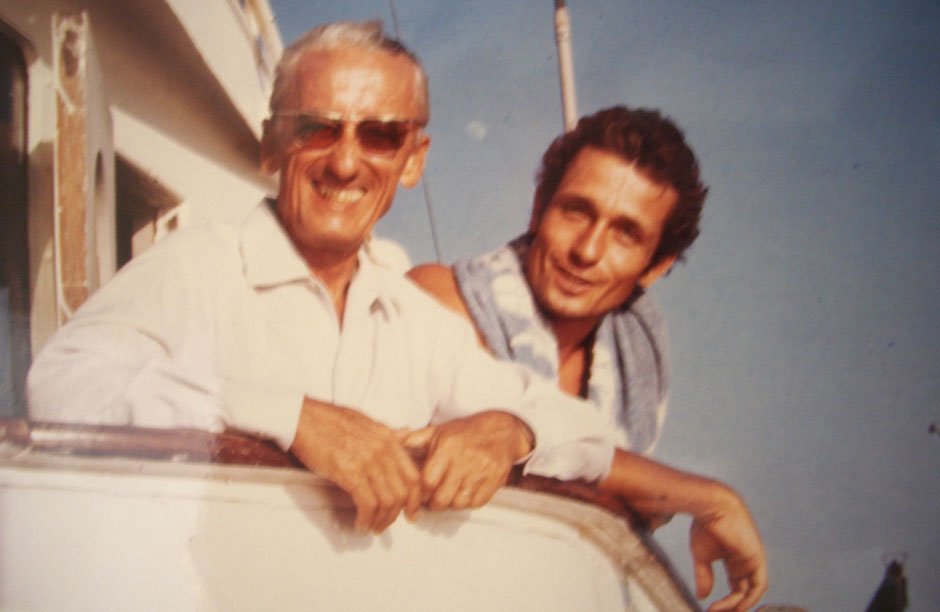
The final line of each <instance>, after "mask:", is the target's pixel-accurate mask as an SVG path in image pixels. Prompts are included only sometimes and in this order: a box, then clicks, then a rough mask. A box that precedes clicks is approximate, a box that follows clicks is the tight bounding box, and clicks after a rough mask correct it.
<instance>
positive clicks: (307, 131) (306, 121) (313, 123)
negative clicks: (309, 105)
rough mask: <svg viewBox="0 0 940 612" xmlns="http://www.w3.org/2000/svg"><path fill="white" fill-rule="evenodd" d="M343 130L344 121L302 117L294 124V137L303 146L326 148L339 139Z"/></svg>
mask: <svg viewBox="0 0 940 612" xmlns="http://www.w3.org/2000/svg"><path fill="white" fill-rule="evenodd" d="M342 131H343V124H342V123H339V122H334V121H327V120H323V119H313V118H309V117H302V118H298V119H297V123H296V124H294V133H293V138H294V143H296V144H298V145H300V146H302V147H312V148H316V149H325V148H326V147H329V146H332V145H333V144H335V143H336V141H337V140H339V137H340V134H341V133H342Z"/></svg>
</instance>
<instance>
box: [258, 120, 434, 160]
mask: <svg viewBox="0 0 940 612" xmlns="http://www.w3.org/2000/svg"><path fill="white" fill-rule="evenodd" d="M298 117H301V118H304V117H305V118H309V119H310V120H311V122H312V123H322V124H323V125H328V126H338V127H339V129H340V131H339V136H338V137H337V138H336V139H335V140H333V141H332V142H330V143H329V144H327V145H325V146H322V147H319V146H314V145H310V144H304V143H303V142H302V139H300V138H299V137H298V136H297V134H296V131H297V129H296V128H297V126H296V125H295V126H294V128H293V129H292V130H290V131H289V132H288V133H287V134H286V136H287V138H288V139H289V140H290V142H291V144H292V145H294V146H297V147H298V148H301V149H315V150H318V151H325V150H327V149H329V148H331V147H333V146H335V145H336V143H337V142H339V140H340V138H342V132H343V130H344V125H345V124H347V123H352V124H354V125H355V134H356V142H357V143H358V144H359V148H361V149H362V150H363V151H365V152H366V153H369V154H371V155H380V156H392V155H395V154H396V153H398V152H399V151H401V149H402V147H403V146H404V143H405V139H404V138H403V139H402V143H401V144H400V145H398V146H397V147H394V148H388V149H386V148H384V147H374V146H369V145H368V144H367V142H365V141H363V138H362V136H361V135H360V133H359V130H360V128H361V126H362V125H363V124H365V123H380V124H403V125H405V126H407V127H408V130H407V131H411V130H414V129H415V128H419V129H420V128H423V127H424V126H425V125H427V121H426V120H421V119H404V118H401V117H396V116H394V115H379V116H378V117H364V118H361V119H354V118H348V117H344V116H343V115H342V114H341V113H332V112H322V111H306V110H282V111H277V112H276V113H273V114H272V118H273V119H274V120H279V119H296V118H298ZM405 137H406V138H407V132H406V133H405Z"/></svg>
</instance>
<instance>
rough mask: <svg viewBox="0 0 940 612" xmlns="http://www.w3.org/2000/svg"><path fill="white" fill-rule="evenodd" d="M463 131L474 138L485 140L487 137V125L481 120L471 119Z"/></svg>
mask: <svg viewBox="0 0 940 612" xmlns="http://www.w3.org/2000/svg"><path fill="white" fill-rule="evenodd" d="M463 131H464V132H466V134H467V136H469V137H470V138H472V139H474V140H483V139H484V138H486V125H485V124H484V123H481V122H480V121H471V122H470V123H468V124H467V127H465V128H464V129H463Z"/></svg>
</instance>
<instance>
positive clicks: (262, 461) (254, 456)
mask: <svg viewBox="0 0 940 612" xmlns="http://www.w3.org/2000/svg"><path fill="white" fill-rule="evenodd" d="M0 442H5V443H7V444H12V445H14V446H19V447H23V448H24V449H29V450H31V451H39V452H43V453H50V454H58V455H83V456H96V457H130V458H138V459H151V460H173V461H184V462H193V463H207V462H212V463H221V464H229V465H252V466H267V467H300V468H302V467H303V465H302V464H301V463H300V462H299V461H298V460H297V458H296V457H294V456H293V455H292V454H291V453H289V452H285V451H284V450H282V449H281V448H280V447H279V446H277V444H275V443H274V442H272V441H270V440H264V439H261V438H258V437H256V436H252V435H248V434H245V433H243V432H239V431H234V430H229V431H225V432H223V433H212V432H207V431H203V430H197V429H156V428H146V427H130V426H123V425H85V424H76V423H46V422H35V421H28V420H25V419H0ZM416 459H417V460H418V461H422V460H423V458H416ZM507 484H508V485H510V486H514V487H517V488H520V489H526V490H529V491H540V492H543V493H550V494H553V495H559V496H562V497H567V498H570V499H575V500H579V501H584V502H588V503H591V504H594V505H596V506H600V507H602V508H605V509H606V510H609V511H611V512H613V513H615V514H617V515H619V516H622V517H625V518H627V519H628V520H630V522H631V524H632V525H634V526H642V521H639V520H638V519H637V516H636V515H635V514H634V513H633V512H632V511H631V510H630V508H629V507H627V506H626V505H625V504H624V503H623V502H622V501H621V500H620V499H619V498H617V497H616V496H613V495H610V494H608V493H604V492H602V491H600V490H598V489H597V487H595V486H593V485H590V484H587V483H584V482H575V481H571V482H568V481H561V480H556V479H553V478H545V477H542V476H535V475H531V474H527V475H523V474H522V470H521V469H519V468H517V469H515V470H513V472H512V474H511V475H510V478H509V481H508V483H507Z"/></svg>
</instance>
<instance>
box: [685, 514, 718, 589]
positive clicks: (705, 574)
mask: <svg viewBox="0 0 940 612" xmlns="http://www.w3.org/2000/svg"><path fill="white" fill-rule="evenodd" d="M690 539H691V546H690V548H691V551H692V567H693V572H694V574H695V596H696V597H697V598H699V599H701V598H703V597H706V596H707V595H708V594H709V593H711V592H712V587H713V586H714V583H715V576H714V574H713V573H712V563H711V561H712V560H711V557H710V556H709V554H708V551H707V550H705V549H706V548H707V547H708V543H707V542H706V541H705V540H707V536H706V534H705V533H704V532H703V530H702V527H701V525H699V524H698V522H697V521H693V523H692V533H691V538H690Z"/></svg>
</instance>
